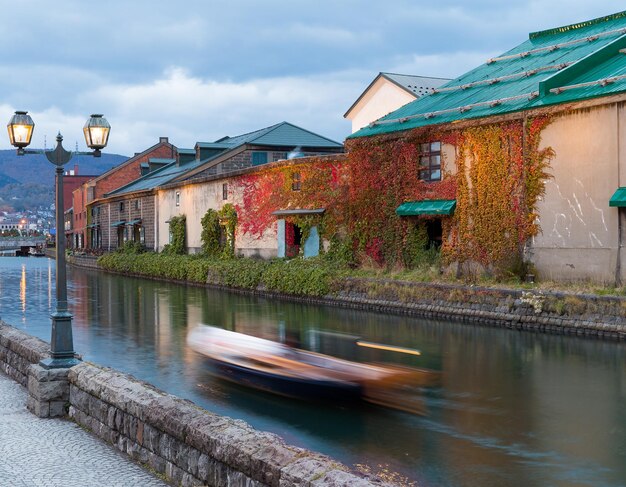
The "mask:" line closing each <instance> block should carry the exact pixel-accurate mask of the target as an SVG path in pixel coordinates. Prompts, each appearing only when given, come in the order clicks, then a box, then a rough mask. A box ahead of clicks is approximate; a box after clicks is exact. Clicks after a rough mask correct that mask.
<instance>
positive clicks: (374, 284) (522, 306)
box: [330, 278, 626, 340]
mask: <svg viewBox="0 0 626 487" xmlns="http://www.w3.org/2000/svg"><path fill="white" fill-rule="evenodd" d="M330 300H331V301H335V304H339V305H346V306H352V307H365V308H368V309H376V310H379V311H387V312H395V313H406V314H413V315H419V316H426V317H432V318H443V319H451V320H456V321H462V322H469V323H480V324H486V325H493V326H503V327H508V328H516V329H525V330H534V331H542V332H549V333H564V334H575V335H585V336H596V337H602V338H611V339H618V340H624V339H626V297H618V296H598V295H591V294H575V293H568V292H558V291H544V290H539V289H528V290H517V289H494V288H486V287H480V286H462V285H453V284H430V283H415V282H402V281H394V280H382V279H363V278H359V279H345V280H344V282H343V283H342V286H341V290H340V291H339V293H338V295H337V297H331V298H330Z"/></svg>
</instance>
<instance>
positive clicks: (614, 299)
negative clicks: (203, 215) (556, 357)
mask: <svg viewBox="0 0 626 487" xmlns="http://www.w3.org/2000/svg"><path fill="white" fill-rule="evenodd" d="M92 259H95V258H92ZM74 263H76V265H84V266H86V267H87V266H89V267H96V268H97V263H95V262H94V261H92V262H90V263H89V265H87V264H82V263H81V262H80V261H75V262H74ZM107 272H110V271H107ZM139 277H146V278H151V279H157V280H159V278H154V277H149V276H139ZM206 285H207V286H209V287H215V288H219V289H225V290H229V291H234V292H238V293H242V294H257V295H262V296H271V297H278V298H285V299H288V300H292V301H303V302H307V303H314V304H332V305H335V306H342V307H349V308H357V309H366V310H371V311H380V312H385V313H395V314H408V315H413V316H421V317H428V318H435V319H449V320H454V321H460V322H466V323H477V324H483V325H490V326H500V327H506V328H513V329H523V330H532V331H539V332H546V333H562V334H570V335H582V336H594V337H598V338H607V339H616V340H626V297H622V296H601V295H596V294H581V293H574V292H561V291H548V290H541V289H539V288H529V289H527V290H522V289H506V288H492V287H482V286H472V285H462V284H440V283H423V282H408V281H398V280H393V279H372V278H345V279H342V280H341V281H340V282H338V283H336V286H335V289H336V291H335V294H333V295H328V296H324V297H317V296H306V295H300V296H294V295H282V294H279V293H275V292H268V291H267V290H265V289H262V288H259V289H233V288H229V287H226V286H221V285H214V284H211V283H208V282H207V284H206Z"/></svg>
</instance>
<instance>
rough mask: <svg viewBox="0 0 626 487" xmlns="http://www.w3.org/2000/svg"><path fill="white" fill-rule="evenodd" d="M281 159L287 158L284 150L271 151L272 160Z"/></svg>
mask: <svg viewBox="0 0 626 487" xmlns="http://www.w3.org/2000/svg"><path fill="white" fill-rule="evenodd" d="M283 159H287V153H286V152H273V153H272V162H276V161H282V160H283Z"/></svg>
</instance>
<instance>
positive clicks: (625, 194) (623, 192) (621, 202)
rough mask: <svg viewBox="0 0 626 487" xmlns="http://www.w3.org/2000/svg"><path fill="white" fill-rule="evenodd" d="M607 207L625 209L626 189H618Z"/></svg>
mask: <svg viewBox="0 0 626 487" xmlns="http://www.w3.org/2000/svg"><path fill="white" fill-rule="evenodd" d="M609 206H617V207H619V208H626V188H618V189H617V191H615V193H613V196H611V199H610V200H609Z"/></svg>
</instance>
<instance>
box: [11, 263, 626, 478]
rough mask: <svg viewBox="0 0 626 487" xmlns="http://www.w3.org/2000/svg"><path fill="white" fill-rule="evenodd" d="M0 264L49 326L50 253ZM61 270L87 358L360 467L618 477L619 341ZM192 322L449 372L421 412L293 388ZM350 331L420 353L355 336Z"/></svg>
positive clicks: (17, 294) (15, 292) (33, 325)
mask: <svg viewBox="0 0 626 487" xmlns="http://www.w3.org/2000/svg"><path fill="white" fill-rule="evenodd" d="M1 270H2V272H0V316H2V318H3V319H4V321H6V322H8V323H11V324H12V325H14V326H16V327H17V328H19V329H20V330H22V331H24V332H25V333H28V334H29V335H31V336H36V337H38V338H41V339H43V340H49V338H50V313H51V311H52V310H53V309H54V305H55V300H54V282H55V263H54V261H52V260H50V259H31V258H11V259H4V260H2V269H1ZM67 276H68V300H69V303H70V309H71V311H72V314H73V315H74V320H73V324H74V343H75V349H76V350H77V351H78V352H79V353H81V354H82V355H83V356H84V358H85V359H86V360H89V361H91V362H93V363H97V364H100V365H104V366H107V367H112V368H113V369H115V370H118V371H122V372H123V373H125V374H130V375H132V376H133V377H136V378H138V379H140V380H142V381H146V382H147V383H150V384H154V385H155V386H156V387H158V388H159V389H160V390H162V391H167V392H168V393H171V394H174V395H176V396H177V397H181V398H185V399H189V400H192V401H193V402H194V403H196V404H198V405H199V406H201V407H203V408H204V409H206V410H209V411H212V412H214V413H215V414H219V415H221V416H228V417H231V418H236V419H240V420H243V421H245V422H246V423H247V424H250V425H251V426H252V427H254V428H255V429H256V430H259V431H269V432H272V433H274V434H277V435H279V436H280V437H281V438H284V439H285V441H286V442H287V443H288V444H290V445H295V446H297V447H301V448H305V449H307V450H311V451H317V452H321V453H323V454H324V455H328V456H329V457H331V458H335V459H337V460H338V461H340V462H341V463H343V464H344V465H348V466H350V468H353V469H356V470H357V471H361V470H364V471H366V470H368V469H369V470H371V471H373V472H375V473H378V472H380V471H382V470H386V472H387V473H389V472H397V473H399V474H400V475H402V476H403V477H404V478H407V479H410V481H414V482H415V483H416V484H417V485H419V486H420V487H442V486H445V487H459V486H463V487H499V486H501V485H507V486H511V487H527V486H528V485H568V484H569V483H571V482H570V481H571V479H577V481H578V483H579V484H580V485H599V484H601V485H606V486H607V487H609V486H610V487H617V486H622V485H623V479H624V478H626V457H625V456H624V449H623V448H622V446H623V445H624V444H626V443H625V441H626V430H624V428H621V427H619V426H620V425H626V417H625V414H626V412H625V411H624V408H623V405H624V403H625V402H626V377H625V375H624V374H625V373H626V369H624V363H626V362H625V361H626V342H624V341H616V340H597V339H585V338H584V337H578V336H568V335H563V334H547V333H522V332H511V331H510V330H508V329H505V328H501V327H485V326H480V325H473V326H468V325H466V324H461V323H458V322H454V321H439V320H435V319H432V318H429V319H424V318H417V317H411V316H407V315H402V314H390V313H374V312H368V311H365V310H362V309H352V308H345V307H338V306H324V305H314V304H307V303H302V302H298V301H295V300H294V301H285V300H278V299H271V298H267V297H265V296H263V295H249V294H248V295H247V294H242V293H233V292H230V291H223V290H218V289H215V288H209V287H206V286H189V285H181V284H176V283H172V282H165V281H157V280H153V279H143V278H136V277H129V276H124V275H119V274H112V273H107V272H101V271H97V270H90V269H85V268H79V267H75V266H69V267H68V269H67ZM198 323H205V324H210V325H213V326H219V327H222V328H226V329H228V330H233V331H238V332H241V333H245V334H248V335H254V336H259V337H262V338H266V339H271V340H274V341H282V340H285V339H291V337H294V336H299V337H300V341H301V344H302V348H304V349H307V350H312V351H316V352H320V353H324V354H327V355H332V356H337V357H340V358H344V359H348V360H353V361H360V362H368V363H371V362H384V363H393V364H398V365H404V366H409V367H425V368H429V369H434V370H438V371H441V372H442V378H443V382H442V384H441V386H440V387H438V388H435V389H433V390H428V391H424V392H423V394H422V398H423V400H424V405H425V406H426V409H427V413H426V416H415V415H409V414H406V413H402V412H397V411H393V410H386V409H383V408H378V407H374V406H367V405H357V406H356V407H350V408H342V407H339V406H338V405H335V404H332V403H331V404H309V403H307V402H305V401H295V400H288V399H285V398H282V397H279V396H274V395H270V394H264V393H262V392H259V391H254V390H251V389H248V388H245V387H242V386H239V385H237V384H231V383H230V382H226V381H222V380H219V379H218V378H215V377H214V376H213V374H211V373H210V368H209V367H208V364H206V363H205V361H204V360H203V358H202V356H200V355H198V354H196V353H194V352H193V350H191V349H190V348H189V347H188V345H187V342H186V337H187V335H188V333H189V331H190V330H192V329H193V328H194V327H195V326H197V324H198ZM355 337H358V338H359V339H361V340H365V341H368V342H372V343H386V344H390V345H396V346H400V347H408V348H414V349H418V350H420V351H421V352H422V355H420V356H413V355H405V354H399V353H393V352H388V351H382V350H375V349H366V348H363V347H358V346H355V344H354V338H355ZM615 425H618V427H615ZM383 473H384V472H383ZM410 481H409V482H405V483H406V484H407V485H411V483H410ZM568 482H569V483H568Z"/></svg>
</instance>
